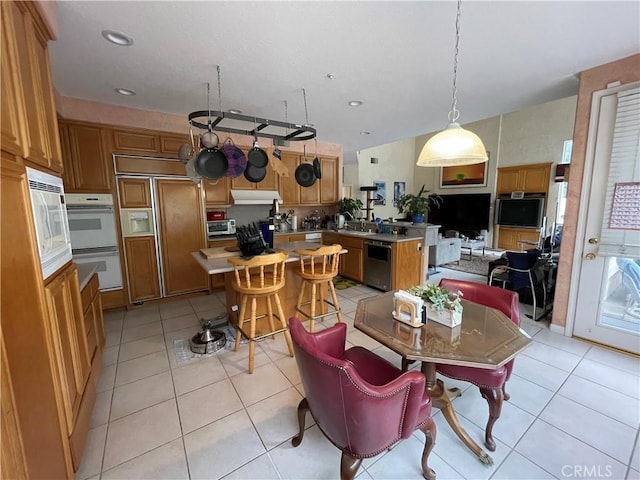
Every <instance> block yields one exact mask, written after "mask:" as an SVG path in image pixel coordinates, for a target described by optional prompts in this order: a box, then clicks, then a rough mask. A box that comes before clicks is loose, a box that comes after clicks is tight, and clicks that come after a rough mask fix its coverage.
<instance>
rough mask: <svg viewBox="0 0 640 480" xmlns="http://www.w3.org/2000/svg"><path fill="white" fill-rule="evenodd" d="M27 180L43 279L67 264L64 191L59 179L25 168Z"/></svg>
mask: <svg viewBox="0 0 640 480" xmlns="http://www.w3.org/2000/svg"><path fill="white" fill-rule="evenodd" d="M27 179H28V180H29V193H30V194H31V207H32V210H33V219H34V223H35V227H36V240H37V242H38V251H39V253H40V264H41V266H42V276H43V278H45V279H46V278H47V277H49V276H50V275H51V274H52V273H54V272H55V271H56V270H58V269H59V268H60V267H62V266H63V265H65V264H66V263H68V262H70V261H71V235H70V233H69V224H68V222H67V209H66V208H65V199H64V189H63V186H62V179H60V178H58V177H54V176H53V175H49V174H48V173H44V172H41V171H39V170H35V169H33V168H29V167H27ZM3 227H4V228H6V227H7V226H5V225H3Z"/></svg>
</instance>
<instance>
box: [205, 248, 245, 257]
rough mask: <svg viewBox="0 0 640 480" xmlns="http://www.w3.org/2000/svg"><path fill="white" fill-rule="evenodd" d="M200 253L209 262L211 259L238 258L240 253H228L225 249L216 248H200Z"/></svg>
mask: <svg viewBox="0 0 640 480" xmlns="http://www.w3.org/2000/svg"><path fill="white" fill-rule="evenodd" d="M200 253H201V254H202V256H203V257H204V258H206V259H207V260H211V259H213V258H227V257H239V256H240V252H239V251H237V252H228V251H227V250H225V247H217V248H201V249H200Z"/></svg>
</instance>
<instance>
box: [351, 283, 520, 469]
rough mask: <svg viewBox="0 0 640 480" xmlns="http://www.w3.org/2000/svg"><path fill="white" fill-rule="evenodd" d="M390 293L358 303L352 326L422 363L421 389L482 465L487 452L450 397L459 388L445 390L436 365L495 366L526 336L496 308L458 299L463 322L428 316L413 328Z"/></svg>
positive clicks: (514, 352)
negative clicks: (423, 379) (395, 307)
mask: <svg viewBox="0 0 640 480" xmlns="http://www.w3.org/2000/svg"><path fill="white" fill-rule="evenodd" d="M393 293H394V292H388V293H385V294H381V295H376V296H374V297H369V298H365V299H362V300H360V301H359V302H358V307H357V309H356V315H355V320H354V326H355V328H356V329H358V330H360V331H362V332H363V333H365V334H366V335H368V336H370V337H371V338H374V339H375V340H377V341H378V342H380V343H381V344H382V345H384V346H385V347H387V348H389V349H390V350H393V351H394V352H396V353H397V354H399V355H400V356H401V357H402V358H403V365H405V364H406V363H405V362H407V361H420V362H422V368H421V371H422V373H423V374H424V375H425V377H426V389H427V392H428V393H429V396H430V397H431V400H432V402H433V404H434V405H435V406H436V407H438V408H441V409H442V412H443V414H444V417H445V418H446V419H447V422H448V423H449V425H450V426H451V428H452V429H453V430H454V432H455V433H456V434H457V435H458V437H459V438H460V439H461V440H462V441H463V442H464V443H465V444H466V445H467V446H468V447H469V448H470V449H471V450H472V451H473V452H474V453H475V454H476V456H477V457H478V458H479V459H480V461H482V462H483V463H485V464H489V465H490V464H492V463H493V460H492V459H491V457H490V456H489V455H488V454H487V453H486V452H485V451H484V450H482V449H481V448H480V447H479V446H478V445H477V443H476V442H475V441H474V440H473V439H472V438H471V437H470V436H469V435H468V434H467V432H466V431H465V430H464V429H463V428H462V426H461V425H460V423H459V421H458V419H457V416H456V414H455V411H454V410H453V406H452V403H451V399H452V398H455V397H456V396H458V395H459V394H460V393H459V392H458V391H456V390H455V389H454V390H446V389H445V388H444V384H443V382H442V381H441V380H436V365H437V364H438V363H440V364H447V365H460V366H466V367H476V368H486V369H498V368H500V367H502V366H503V365H504V364H505V363H507V362H508V361H509V360H511V359H513V358H514V357H515V356H516V355H517V354H518V353H520V352H522V351H523V350H524V349H525V348H527V347H528V346H529V344H531V342H532V340H531V337H530V336H529V335H528V334H527V333H526V332H525V331H524V330H522V329H521V328H520V327H519V326H518V325H516V324H515V323H513V322H512V321H511V320H510V319H509V318H508V317H507V316H506V315H504V314H503V313H502V312H501V311H499V310H496V309H494V308H490V307H486V306H484V305H480V304H477V303H472V302H469V301H466V300H463V301H462V303H463V306H464V311H463V313H462V323H461V324H460V325H458V326H457V327H454V328H450V327H447V326H446V325H442V324H439V323H436V322H433V321H427V323H426V324H423V325H422V326H421V327H412V326H410V325H407V324H405V323H403V322H400V321H398V320H395V319H394V318H393V316H392V313H391V312H392V310H393Z"/></svg>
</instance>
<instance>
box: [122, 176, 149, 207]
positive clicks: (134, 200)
mask: <svg viewBox="0 0 640 480" xmlns="http://www.w3.org/2000/svg"><path fill="white" fill-rule="evenodd" d="M118 191H119V192H120V208H151V189H150V186H149V179H148V178H120V179H118Z"/></svg>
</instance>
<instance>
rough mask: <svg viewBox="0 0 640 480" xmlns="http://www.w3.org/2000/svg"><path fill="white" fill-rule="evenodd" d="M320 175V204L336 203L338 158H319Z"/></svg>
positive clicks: (337, 198)
mask: <svg viewBox="0 0 640 480" xmlns="http://www.w3.org/2000/svg"><path fill="white" fill-rule="evenodd" d="M319 159H320V173H322V178H321V179H320V180H319V182H320V204H322V205H330V204H334V203H338V200H339V199H340V198H339V197H338V195H339V193H338V158H337V157H319Z"/></svg>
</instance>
